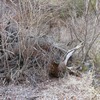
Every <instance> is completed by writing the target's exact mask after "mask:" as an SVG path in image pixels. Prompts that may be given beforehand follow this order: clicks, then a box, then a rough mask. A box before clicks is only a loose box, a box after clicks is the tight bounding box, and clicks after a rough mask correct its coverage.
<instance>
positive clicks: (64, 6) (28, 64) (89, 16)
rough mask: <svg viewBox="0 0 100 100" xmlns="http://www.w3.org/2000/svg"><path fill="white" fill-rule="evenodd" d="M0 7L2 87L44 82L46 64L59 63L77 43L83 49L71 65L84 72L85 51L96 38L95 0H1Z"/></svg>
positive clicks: (0, 76) (97, 5) (97, 31)
mask: <svg viewBox="0 0 100 100" xmlns="http://www.w3.org/2000/svg"><path fill="white" fill-rule="evenodd" d="M0 4H1V6H0V8H1V10H0V16H1V19H0V29H1V31H0V79H1V80H2V82H3V84H6V83H9V82H11V81H12V82H14V83H20V82H21V81H22V82H23V81H27V80H29V81H30V82H32V83H35V84H36V83H37V82H40V81H44V80H46V79H48V78H49V76H48V66H49V64H51V63H52V61H53V62H55V63H56V64H59V62H60V61H63V59H64V58H65V56H66V54H67V51H68V50H70V49H72V48H74V47H75V46H76V45H78V44H79V43H80V42H83V45H84V46H83V47H82V49H81V50H79V51H77V52H76V54H75V55H74V56H75V57H74V56H73V62H71V63H73V65H74V66H77V67H78V69H84V68H82V67H81V66H83V64H84V63H85V62H86V61H87V60H90V58H89V52H90V50H92V49H91V48H92V46H93V44H94V42H95V41H96V40H97V38H98V37H99V35H100V32H99V1H98V0H96V2H95V3H93V2H92V0H81V1H80V2H79V0H74V1H73V0H68V1H66V0H61V1H59V2H58V3H54V2H53V3H52V2H50V1H48V0H45V1H42V0H41V1H39V0H1V1H0ZM79 59H80V60H79Z"/></svg>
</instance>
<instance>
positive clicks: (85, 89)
mask: <svg viewBox="0 0 100 100" xmlns="http://www.w3.org/2000/svg"><path fill="white" fill-rule="evenodd" d="M92 81H93V79H92V73H91V72H90V73H88V74H84V75H82V77H75V76H70V75H69V76H68V77H66V78H62V79H52V80H49V81H48V80H47V81H45V82H43V83H40V84H38V85H37V86H36V87H35V88H33V86H32V85H25V84H23V85H14V84H11V85H9V86H6V87H5V86H0V100H99V99H98V98H99V94H98V95H97V93H96V92H95V90H94V87H93V86H92Z"/></svg>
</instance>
